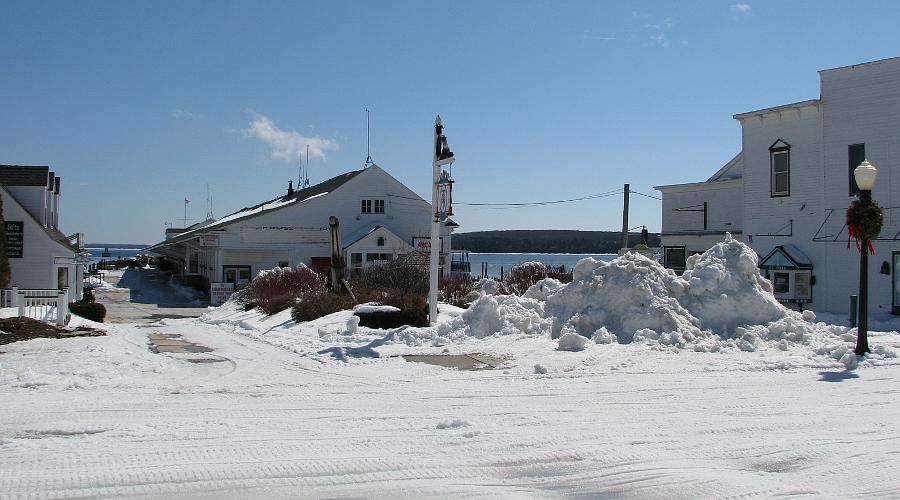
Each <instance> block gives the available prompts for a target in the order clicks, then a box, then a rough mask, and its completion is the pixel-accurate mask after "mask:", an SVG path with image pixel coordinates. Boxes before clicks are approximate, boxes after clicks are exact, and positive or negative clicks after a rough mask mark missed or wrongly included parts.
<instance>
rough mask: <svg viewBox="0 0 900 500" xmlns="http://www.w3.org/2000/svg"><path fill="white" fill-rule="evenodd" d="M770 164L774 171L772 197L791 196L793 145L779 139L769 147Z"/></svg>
mask: <svg viewBox="0 0 900 500" xmlns="http://www.w3.org/2000/svg"><path fill="white" fill-rule="evenodd" d="M769 163H770V168H771V171H772V180H771V182H772V187H771V196H772V197H776V196H790V195H791V145H790V144H788V143H786V142H784V141H783V140H782V139H778V140H777V141H775V143H774V144H772V145H771V146H769Z"/></svg>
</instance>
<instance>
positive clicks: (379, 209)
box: [375, 200, 384, 214]
mask: <svg viewBox="0 0 900 500" xmlns="http://www.w3.org/2000/svg"><path fill="white" fill-rule="evenodd" d="M375 213H376V214H383V213H384V200H375Z"/></svg>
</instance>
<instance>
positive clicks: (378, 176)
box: [176, 165, 449, 281]
mask: <svg viewBox="0 0 900 500" xmlns="http://www.w3.org/2000/svg"><path fill="white" fill-rule="evenodd" d="M363 199H371V200H384V207H385V210H384V213H382V214H376V213H361V200H363ZM373 206H374V203H373ZM331 216H335V217H337V218H338V221H339V222H340V228H341V243H342V245H344V246H346V245H349V244H350V243H353V241H352V240H351V239H350V238H354V239H355V238H358V237H359V236H361V235H362V234H363V232H364V231H365V230H367V229H369V228H371V227H373V226H376V225H380V226H384V227H385V228H387V229H388V230H390V231H391V232H392V233H394V234H396V235H397V236H398V237H399V238H400V239H401V240H402V241H403V242H404V243H406V244H409V245H411V244H412V241H413V238H414V237H428V236H430V234H431V226H430V224H431V204H430V203H428V202H426V201H424V200H422V199H421V198H420V197H419V196H418V195H416V194H415V193H414V192H413V191H411V190H410V189H408V188H407V187H406V186H404V185H403V184H402V183H400V182H399V181H397V180H396V179H394V178H393V177H391V176H390V175H388V174H387V173H386V172H385V171H384V170H382V169H381V168H380V167H378V166H377V165H376V166H372V167H369V168H368V169H366V170H365V171H363V172H361V173H359V174H358V175H356V176H355V177H353V178H352V179H350V180H348V181H347V182H345V183H344V184H342V185H341V186H339V187H337V188H336V189H334V190H333V191H332V192H330V193H328V194H324V195H321V196H317V197H313V198H311V199H307V200H305V201H297V202H294V203H290V204H287V205H285V206H283V207H281V208H278V209H275V210H271V211H268V212H264V213H261V214H260V215H256V216H253V217H249V218H247V219H244V220H238V221H236V222H234V223H231V224H228V225H226V226H223V227H221V228H219V229H213V230H210V231H208V232H207V234H215V235H218V240H219V243H218V247H217V249H208V250H205V251H206V254H207V257H206V261H207V262H208V263H210V265H209V266H208V267H207V268H206V269H203V274H205V275H206V277H207V278H208V279H210V280H211V281H217V280H221V279H222V266H223V265H250V266H252V272H253V274H254V275H255V274H256V273H257V272H258V271H259V270H261V269H271V268H272V267H275V266H276V265H277V264H278V262H280V261H287V262H289V263H290V264H291V265H296V264H298V263H303V264H306V265H310V264H311V259H312V258H313V257H330V256H331V236H330V232H329V225H328V221H329V218H330V217H331ZM448 234H449V231H448V230H447V229H446V228H442V236H444V242H445V244H446V243H448V242H449V238H448ZM218 250H221V252H219V253H220V254H221V259H220V258H219V257H218V254H219V253H217V251H218ZM441 250H442V252H447V251H448V250H449V248H442V249H441ZM176 257H178V258H184V257H183V256H180V255H176Z"/></svg>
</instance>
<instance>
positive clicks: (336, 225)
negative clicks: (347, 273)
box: [328, 215, 345, 293]
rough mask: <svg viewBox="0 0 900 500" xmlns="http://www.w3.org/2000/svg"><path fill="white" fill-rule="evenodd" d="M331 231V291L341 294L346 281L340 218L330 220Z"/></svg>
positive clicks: (330, 218) (332, 217) (333, 217)
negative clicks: (343, 282)
mask: <svg viewBox="0 0 900 500" xmlns="http://www.w3.org/2000/svg"><path fill="white" fill-rule="evenodd" d="M328 227H329V229H330V230H331V290H332V291H333V292H334V293H341V282H342V281H343V280H344V264H345V262H344V248H343V247H342V246H341V224H340V222H339V221H338V218H337V217H335V216H333V215H332V216H331V217H329V218H328Z"/></svg>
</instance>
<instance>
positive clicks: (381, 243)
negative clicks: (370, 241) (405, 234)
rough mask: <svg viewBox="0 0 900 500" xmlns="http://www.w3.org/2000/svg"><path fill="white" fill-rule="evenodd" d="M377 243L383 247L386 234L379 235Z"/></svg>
mask: <svg viewBox="0 0 900 500" xmlns="http://www.w3.org/2000/svg"><path fill="white" fill-rule="evenodd" d="M377 244H378V246H380V247H383V246H384V236H379V237H378V241H377Z"/></svg>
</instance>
